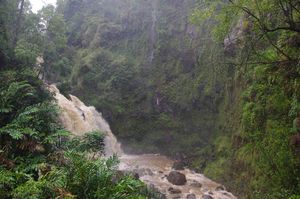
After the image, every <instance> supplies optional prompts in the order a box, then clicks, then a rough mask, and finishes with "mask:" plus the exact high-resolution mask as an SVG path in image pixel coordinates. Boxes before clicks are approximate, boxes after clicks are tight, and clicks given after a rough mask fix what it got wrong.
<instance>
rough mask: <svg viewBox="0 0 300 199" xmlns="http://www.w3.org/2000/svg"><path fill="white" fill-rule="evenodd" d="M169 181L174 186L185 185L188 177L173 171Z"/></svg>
mask: <svg viewBox="0 0 300 199" xmlns="http://www.w3.org/2000/svg"><path fill="white" fill-rule="evenodd" d="M167 179H168V181H169V182H170V183H172V184H174V185H185V183H186V177H185V175H184V174H182V173H180V172H178V171H171V172H170V173H169V175H168V177H167Z"/></svg>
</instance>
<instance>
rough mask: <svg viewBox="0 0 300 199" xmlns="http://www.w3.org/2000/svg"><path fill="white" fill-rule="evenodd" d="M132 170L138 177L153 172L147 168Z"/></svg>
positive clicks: (150, 174)
mask: <svg viewBox="0 0 300 199" xmlns="http://www.w3.org/2000/svg"><path fill="white" fill-rule="evenodd" d="M133 172H134V173H137V174H138V175H139V177H142V176H146V175H148V176H153V175H154V173H153V172H152V171H151V169H149V168H146V169H145V168H141V169H134V170H133Z"/></svg>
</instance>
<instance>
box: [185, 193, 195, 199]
mask: <svg viewBox="0 0 300 199" xmlns="http://www.w3.org/2000/svg"><path fill="white" fill-rule="evenodd" d="M186 199H196V195H195V194H189V195H187V196H186Z"/></svg>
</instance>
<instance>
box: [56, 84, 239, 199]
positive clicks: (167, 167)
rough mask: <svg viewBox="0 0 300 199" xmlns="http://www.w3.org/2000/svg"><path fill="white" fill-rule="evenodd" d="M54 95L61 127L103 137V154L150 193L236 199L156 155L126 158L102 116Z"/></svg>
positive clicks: (58, 93)
mask: <svg viewBox="0 0 300 199" xmlns="http://www.w3.org/2000/svg"><path fill="white" fill-rule="evenodd" d="M50 90H51V91H52V92H54V93H55V98H56V100H57V104H58V106H59V107H60V109H61V114H60V120H61V122H62V124H63V125H64V127H65V128H66V129H67V130H69V131H71V132H72V133H73V134H75V135H78V136H80V135H83V134H84V133H85V132H90V131H93V130H100V131H102V132H105V133H106V138H105V154H106V156H111V155H113V154H117V155H118V156H119V158H120V160H121V161H120V162H121V163H120V165H119V169H120V170H122V171H129V172H133V173H135V174H138V176H139V178H140V179H141V180H142V181H144V182H145V183H146V184H147V185H148V186H149V187H150V188H151V189H154V190H156V191H158V192H159V193H161V195H162V197H164V198H187V199H193V198H196V199H197V198H199V199H200V198H203V199H236V197H235V196H233V195H232V194H231V193H229V192H227V191H226V190H225V188H224V186H222V185H220V184H218V183H216V182H214V181H212V180H210V179H208V178H206V177H205V176H204V175H202V174H199V173H195V172H194V171H192V170H189V169H183V168H182V169H181V170H180V171H175V170H174V169H172V166H173V164H174V161H173V160H171V159H169V158H167V157H165V156H161V155H158V154H145V155H128V154H124V152H123V151H122V149H121V145H120V143H118V141H117V139H116V137H115V136H114V134H113V133H112V132H111V130H110V126H109V124H108V123H107V122H106V121H105V119H104V118H103V117H102V114H101V113H99V112H97V110H96V109H95V108H94V107H92V106H86V105H85V104H84V103H83V102H82V101H80V99H78V98H77V97H75V96H73V95H70V96H69V98H70V99H67V98H66V97H65V96H63V95H62V94H61V93H60V92H59V90H58V89H57V88H56V86H55V85H51V86H50Z"/></svg>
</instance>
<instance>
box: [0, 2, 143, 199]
mask: <svg viewBox="0 0 300 199" xmlns="http://www.w3.org/2000/svg"><path fill="white" fill-rule="evenodd" d="M63 22H64V21H63V18H62V17H61V16H60V15H56V14H55V13H54V7H53V6H52V7H51V6H50V7H47V8H45V9H44V10H42V11H41V12H40V13H39V14H34V13H32V12H31V10H30V7H29V3H28V1H18V0H1V1H0V25H1V26H0V27H1V31H0V43H1V49H0V60H1V66H0V67H1V68H0V82H1V83H0V198H3V199H6V198H7V199H8V198H16V199H23V198H26V199H43V198H45V199H48V198H103V199H108V198H124V199H125V198H132V199H134V198H140V199H142V198H146V190H145V188H144V184H143V183H142V182H140V181H138V180H135V179H134V178H133V177H131V176H127V175H120V174H119V173H118V172H117V164H118V160H117V158H116V157H111V158H109V159H104V158H99V157H101V152H102V150H103V138H104V136H103V134H102V133H100V132H91V133H87V134H86V135H85V136H84V137H81V138H76V137H73V138H72V139H71V138H69V137H68V135H69V133H68V132H66V131H65V130H63V129H62V127H61V126H60V124H59V121H58V113H59V110H58V108H57V107H56V105H55V103H54V99H53V96H52V94H51V93H49V91H48V90H47V88H45V85H44V84H43V82H42V81H41V80H40V79H39V78H38V76H39V72H40V71H41V68H39V66H36V67H34V66H35V63H36V57H37V56H38V55H42V54H43V53H44V54H47V55H49V56H50V54H52V56H54V55H58V52H59V50H61V49H62V48H63V41H64V40H65V39H64V38H65V35H64V30H63V29H61V28H64V27H63V26H62V24H63ZM91 153H93V154H94V155H93V156H91V155H88V154H91ZM94 157H97V158H94Z"/></svg>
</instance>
